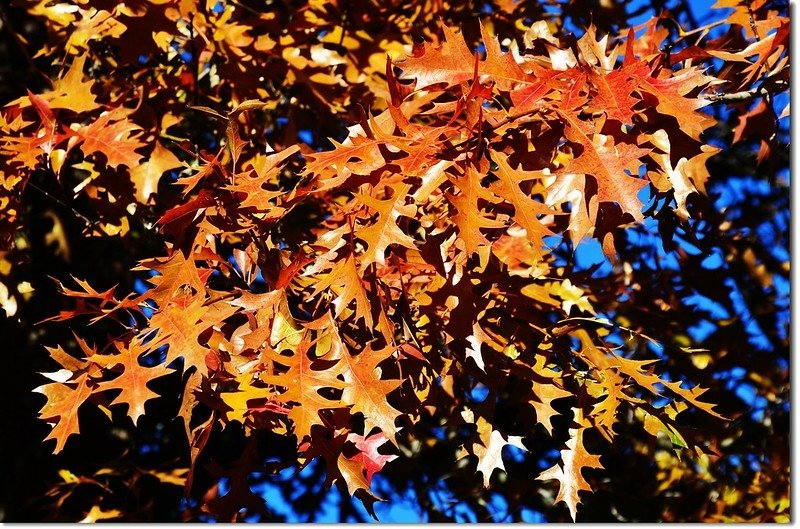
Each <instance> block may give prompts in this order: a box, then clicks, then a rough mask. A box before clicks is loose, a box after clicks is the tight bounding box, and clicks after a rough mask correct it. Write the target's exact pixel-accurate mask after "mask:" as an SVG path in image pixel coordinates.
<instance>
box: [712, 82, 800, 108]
mask: <svg viewBox="0 0 800 529" xmlns="http://www.w3.org/2000/svg"><path fill="white" fill-rule="evenodd" d="M770 84H771V86H772V87H774V88H775V89H777V91H781V90H784V89H786V88H788V87H789V83H787V82H786V81H775V82H774V83H770ZM773 92H774V90H770V89H769V87H767V86H765V83H762V84H761V85H759V86H758V87H757V88H753V89H752V90H744V91H742V92H733V93H731V94H708V95H706V96H705V98H706V99H708V100H710V101H713V102H715V103H719V102H723V103H741V102H743V101H750V100H751V99H755V98H757V97H761V96H768V95H770V94H772V93H773Z"/></svg>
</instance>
